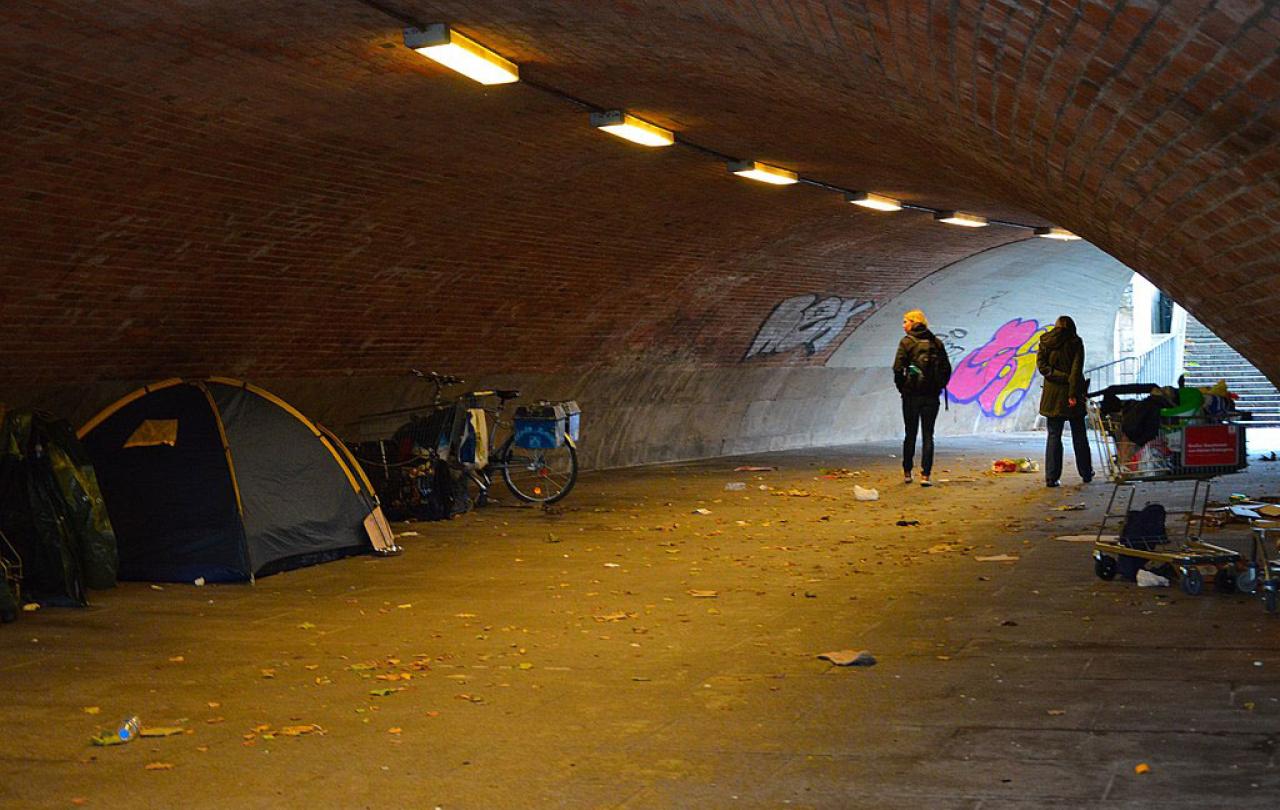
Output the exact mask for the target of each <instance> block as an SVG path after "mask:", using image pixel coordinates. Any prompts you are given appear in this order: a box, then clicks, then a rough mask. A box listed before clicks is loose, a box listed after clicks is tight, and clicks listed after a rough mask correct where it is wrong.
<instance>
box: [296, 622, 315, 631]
mask: <svg viewBox="0 0 1280 810" xmlns="http://www.w3.org/2000/svg"><path fill="white" fill-rule="evenodd" d="M298 629H299V630H314V629H316V626H315V625H314V624H312V623H311V622H303V623H302V624H300V625H298Z"/></svg>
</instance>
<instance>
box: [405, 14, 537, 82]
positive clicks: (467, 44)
mask: <svg viewBox="0 0 1280 810" xmlns="http://www.w3.org/2000/svg"><path fill="white" fill-rule="evenodd" d="M404 44H405V45H406V46H407V47H409V48H412V49H413V50H415V51H417V52H418V53H420V54H422V55H423V56H425V57H427V58H428V59H432V60H434V61H436V62H439V63H440V64H442V65H444V66H445V67H447V68H450V69H451V70H456V71H458V72H459V73H461V74H462V75H463V76H466V77H467V78H469V79H475V80H476V81H478V82H480V83H481V84H509V83H510V82H518V81H520V67H519V66H518V65H516V63H515V62H512V61H511V60H509V59H503V58H502V57H501V56H498V55H497V54H496V53H494V52H493V51H491V50H489V49H488V48H486V47H485V46H483V45H481V44H480V43H478V42H476V41H475V40H473V39H470V38H468V37H465V36H463V35H462V34H459V33H458V32H457V31H454V30H453V29H452V28H450V27H449V26H447V25H445V24H444V23H436V24H434V25H428V26H427V27H426V28H406V29H404Z"/></svg>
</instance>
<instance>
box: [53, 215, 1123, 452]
mask: <svg viewBox="0 0 1280 810" xmlns="http://www.w3.org/2000/svg"><path fill="white" fill-rule="evenodd" d="M1130 275H1131V274H1130V271H1129V270H1128V269H1126V268H1125V267H1124V266H1123V265H1121V264H1119V263H1118V262H1116V261H1114V260H1113V259H1111V258H1109V257H1107V256H1106V255H1105V254H1103V253H1102V252H1101V251H1099V250H1097V249H1096V248H1093V247H1090V246H1089V245H1086V244H1083V243H1069V244H1059V243H1046V242H1045V241H1044V240H1033V241H1028V242H1020V243H1016V244H1012V245H1006V246H1004V247H1000V248H995V249H992V250H988V251H986V252H984V253H981V254H978V255H976V256H973V257H970V258H968V259H965V260H962V261H960V262H956V263H955V264H953V265H951V266H949V267H945V268H943V269H941V270H939V271H938V272H936V273H935V274H933V275H932V276H930V277H929V278H927V279H925V280H924V281H922V282H920V283H919V284H917V285H915V286H914V287H912V288H910V289H909V290H908V291H907V292H906V293H904V294H903V295H901V296H899V297H897V298H894V299H892V300H890V301H889V302H888V303H886V304H884V305H880V306H876V307H875V308H874V309H873V310H872V311H871V314H870V316H869V317H866V320H865V321H863V323H862V324H861V325H860V326H858V327H857V328H856V329H854V330H853V331H852V333H850V334H848V336H847V337H845V336H844V335H845V333H846V331H847V330H845V328H844V326H843V324H844V323H845V321H844V318H846V317H848V318H850V319H852V317H854V315H853V313H852V309H856V308H857V307H856V306H855V307H852V308H850V307H848V306H845V307H843V308H842V305H841V304H840V303H838V301H840V300H844V299H839V298H838V297H831V298H829V299H824V298H822V297H821V296H818V295H807V296H801V297H800V299H799V301H798V303H800V304H803V303H806V302H812V303H810V304H809V305H808V307H806V308H805V309H804V312H805V313H807V314H806V315H804V316H802V315H801V311H800V310H799V309H797V310H796V312H794V313H789V310H788V306H789V305H788V304H787V302H788V301H793V300H794V299H785V300H784V301H783V302H782V303H781V304H779V306H778V307H777V308H775V311H774V312H773V313H771V314H770V315H769V316H767V317H765V318H764V320H763V321H762V322H760V323H758V324H757V328H756V335H755V336H754V337H753V338H751V339H750V340H749V341H747V342H746V344H745V346H746V348H745V349H744V356H743V359H742V360H741V361H740V362H739V363H737V364H735V365H726V366H717V367H705V366H689V365H678V364H671V365H667V366H654V365H650V364H632V365H624V366H619V365H613V366H596V367H584V368H583V369H582V370H581V371H579V372H575V373H565V372H552V373H490V374H484V375H477V376H475V377H474V378H473V379H471V380H470V381H469V382H471V383H472V385H473V386H476V387H480V386H483V387H511V388H519V389H521V390H522V391H523V392H524V394H525V397H524V398H525V400H529V399H539V398H543V399H553V400H554V399H576V400H578V401H579V403H580V404H581V405H582V407H583V411H584V416H583V419H584V428H583V433H584V436H583V442H582V447H581V453H582V461H583V462H584V464H585V465H586V466H588V467H592V468H602V467H618V466H626V465H632V464H642V463H649V462H657V461H672V460H680V459H691V458H705V457H708V456H721V455H731V454H735V453H747V452H755V451H761V450H782V449H790V448H798V447H811V446H819V445H831V444H842V443H848V442H856V441H860V440H865V439H882V438H886V437H894V436H900V435H901V432H902V423H901V410H900V404H899V398H898V394H897V392H896V391H895V390H894V389H893V385H892V373H891V372H890V364H891V362H892V359H893V353H894V350H895V348H896V346H897V343H898V340H899V339H900V337H901V325H900V322H901V314H902V311H903V310H904V309H907V308H911V307H920V308H922V309H924V310H925V311H926V312H927V313H929V315H930V317H931V318H932V319H933V324H934V328H935V330H936V331H937V332H938V334H939V335H943V336H946V340H947V341H948V343H949V345H950V349H951V352H952V354H953V360H952V362H953V365H955V366H956V368H957V376H956V377H955V378H953V386H952V387H953V388H955V389H956V393H955V394H954V396H956V397H958V398H963V395H964V394H965V393H972V390H971V389H973V386H972V385H970V386H969V388H967V389H966V388H963V387H961V386H958V385H956V384H955V382H956V381H959V380H961V379H968V380H970V381H971V382H972V381H975V380H976V381H978V382H984V381H987V382H989V385H987V387H986V388H985V389H984V390H985V391H986V392H987V393H986V394H984V395H982V396H978V397H976V398H973V400H972V401H970V402H968V403H961V402H956V403H954V404H952V406H951V410H950V411H947V412H944V414H943V415H942V416H941V417H940V420H939V430H940V431H942V432H944V433H951V434H960V433H973V432H979V433H980V432H988V431H1006V430H1023V429H1027V428H1029V427H1031V426H1033V425H1034V422H1035V416H1036V403H1037V402H1038V395H1039V378H1038V376H1037V375H1035V374H1034V373H1032V371H1031V369H1033V368H1034V363H1035V355H1034V347H1031V350H1030V351H1029V352H1028V353H1027V354H1026V355H1024V356H1023V358H1022V360H1021V362H1020V364H1019V363H1010V364H1006V363H1004V360H1005V359H1007V353H1009V352H1012V351H1013V349H1014V348H1015V346H1012V345H1011V346H1009V347H1007V352H1006V354H1005V355H1000V356H999V357H998V359H997V360H996V361H994V362H991V363H987V364H980V365H977V366H975V365H973V363H972V362H971V361H972V360H973V358H974V357H975V353H978V352H982V351H983V350H984V347H986V348H987V350H988V351H989V350H990V346H989V345H988V344H989V342H990V340H991V339H992V338H993V337H994V336H997V335H1001V334H1004V333H1002V332H1001V330H1002V329H1004V330H1005V332H1006V333H1007V332H1008V331H1009V328H1008V324H1009V323H1010V322H1011V321H1013V322H1015V327H1016V328H1017V329H1022V330H1023V331H1024V332H1034V331H1036V329H1037V328H1038V327H1041V326H1044V325H1047V324H1049V323H1052V321H1053V319H1054V318H1056V317H1057V316H1058V315H1059V314H1063V313H1067V314H1070V315H1072V317H1074V318H1075V319H1076V322H1077V324H1078V325H1079V327H1080V330H1081V334H1082V336H1083V337H1084V340H1085V343H1086V347H1087V352H1088V354H1087V357H1088V359H1089V361H1090V362H1093V361H1094V359H1095V358H1096V362H1099V363H1101V362H1106V361H1107V360H1108V359H1109V358H1110V356H1111V339H1112V327H1113V322H1114V319H1115V311H1116V304H1117V302H1118V299H1119V295H1120V291H1121V290H1123V288H1124V286H1125V284H1126V283H1127V282H1128V279H1129V276H1130ZM849 300H851V301H856V300H857V299H849ZM824 301H828V302H829V303H828V304H827V305H826V307H825V310H824V311H826V310H829V312H828V313H827V314H828V316H829V318H828V320H827V321H826V323H828V324H829V325H830V326H831V327H832V328H831V329H830V331H823V330H822V328H821V327H822V324H823V321H820V320H819V321H815V320H812V319H811V318H810V316H812V313H813V310H814V307H821V306H822V305H823V302H824ZM857 315H858V316H866V313H865V312H859V313H857ZM806 318H810V319H808V320H806ZM1019 321H1020V322H1021V323H1017V322H1019ZM805 339H807V340H808V341H809V343H808V344H807V345H806V343H805V342H804V340H805ZM827 341H829V342H827ZM1017 342H1021V341H1017ZM814 344H819V346H818V349H819V350H823V351H828V352H830V353H831V357H830V360H829V361H828V364H827V365H826V366H825V367H822V366H813V365H778V364H777V363H776V362H775V361H777V360H780V359H785V358H786V357H787V356H789V355H804V354H805V353H806V352H808V351H809V348H810V347H812V346H813V345H814ZM967 362H968V363H969V370H968V371H967V372H966V371H964V369H965V364H966V363H967ZM1002 366H1007V367H1008V368H1010V369H1016V371H1014V372H1013V373H1014V376H1015V377H1016V376H1018V375H1021V376H1022V377H1023V378H1025V379H1026V380H1027V381H1028V382H1029V385H1028V386H1027V387H1026V390H1025V393H1023V394H1021V395H1019V393H1018V391H1017V386H1016V385H1008V384H1004V385H1002V384H1001V382H1000V380H999V379H996V377H997V374H996V372H997V370H998V369H1000V368H1001V367H1002ZM438 370H440V371H452V370H453V369H449V368H441V369H438ZM966 375H967V376H966ZM990 380H994V382H990ZM141 382H148V381H146V380H144V381H140V382H139V383H127V384H126V383H113V384H110V385H106V384H102V385H98V386H88V387H86V386H67V387H64V388H62V389H60V390H57V391H50V390H45V391H43V392H42V404H44V405H45V406H46V407H49V408H50V409H52V410H54V411H55V412H58V413H64V414H67V415H69V416H71V417H72V418H73V419H75V420H77V421H79V420H83V419H85V418H88V417H89V416H91V415H92V413H93V412H94V411H95V410H96V408H97V407H99V406H100V405H101V404H104V403H107V402H109V401H111V399H112V398H114V397H115V396H118V395H120V394H123V393H126V392H127V391H129V390H132V388H133V387H135V386H136V384H141ZM252 382H255V383H257V384H259V385H262V386H263V387H265V388H267V389H269V390H271V391H273V392H275V393H277V394H279V395H281V396H282V397H284V398H285V399H287V400H289V401H290V402H293V403H295V404H297V405H298V406H299V407H300V408H301V409H302V410H303V411H304V412H306V413H307V414H308V415H309V416H311V417H313V418H315V419H317V420H319V421H322V422H324V423H326V424H328V425H330V426H331V427H333V428H335V429H336V430H338V432H339V433H340V434H341V435H343V436H344V437H349V438H368V437H372V436H378V435H389V434H390V432H391V431H392V430H394V428H395V426H396V424H397V423H398V419H397V418H396V417H386V418H379V419H374V420H361V419H359V418H358V417H359V416H360V415H361V414H369V413H375V412H379V411H384V410H389V409H392V408H400V407H406V406H410V405H417V404H422V403H424V402H426V401H428V400H429V398H430V387H429V386H426V385H424V384H423V383H422V382H420V381H418V380H416V379H414V378H411V377H409V376H407V375H397V376H388V375H371V376H349V377H341V378H333V377H307V378H299V377H272V376H263V377H256V378H254V379H253V380H252ZM993 386H995V387H999V389H1000V390H1001V392H1002V394H1003V397H996V396H994V395H993V394H992V392H993V391H995V390H996V388H995V387H993ZM989 402H994V403H996V407H995V408H990V407H987V403H989ZM992 411H996V412H994V413H993V412H992Z"/></svg>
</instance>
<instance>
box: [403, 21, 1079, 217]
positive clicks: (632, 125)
mask: <svg viewBox="0 0 1280 810" xmlns="http://www.w3.org/2000/svg"><path fill="white" fill-rule="evenodd" d="M404 44H405V45H406V46H408V47H409V48H412V49H413V50H415V51H417V52H418V53H420V54H422V55H423V56H425V57H427V58H428V59H432V60H434V61H436V62H438V63H440V64H442V65H444V66H445V67H447V68H450V69H452V70H455V71H457V72H458V73H461V74H462V75H464V76H466V77H468V78H470V79H474V80H475V81H477V82H480V83H481V84H486V85H492V84H510V83H511V82H517V81H519V80H520V67H519V65H517V64H516V63H514V62H512V61H511V60H509V59H506V58H504V57H502V56H500V55H498V54H497V53H495V52H494V51H492V50H491V49H489V48H486V47H485V46H483V45H481V44H480V43H478V42H476V41H475V40H473V39H471V38H470V37H467V36H465V35H463V34H460V33H458V32H457V31H454V30H453V29H452V28H450V27H449V26H447V25H445V24H444V23H436V24H434V25H428V26H425V27H422V28H418V27H412V28H406V29H405V31H404ZM542 89H544V90H548V91H550V92H553V93H555V94H557V95H560V96H563V97H566V98H570V97H569V96H567V95H566V94H564V93H560V92H559V91H556V90H554V89H553V88H548V87H545V86H543V87H542ZM572 100H573V101H575V102H577V103H582V102H578V101H577V99H572ZM591 126H593V127H595V128H596V129H599V130H601V131H603V132H608V133H609V134H611V135H616V136H617V137H619V138H624V139H626V140H628V141H631V142H632V143H637V144H640V145H641V146H651V147H659V146H671V145H672V144H674V143H677V139H676V135H675V133H674V132H672V131H671V130H669V129H664V128H663V127H660V126H658V125H657V124H652V123H650V122H648V121H645V120H643V119H640V118H637V117H636V116H634V115H631V114H630V113H628V112H626V111H624V110H597V111H594V112H592V113H591ZM686 143H687V142H686ZM690 145H692V144H690ZM699 148H700V149H701V150H702V151H705V152H711V151H712V150H708V149H705V148H702V147H699ZM726 163H727V165H728V167H729V171H730V172H731V173H733V174H736V175H737V176H739V177H745V178H747V179H749V180H756V181H759V182H761V183H769V184H772V185H779V186H783V185H792V184H794V183H800V182H807V183H809V184H811V185H817V186H821V187H824V188H830V189H835V187H834V186H830V185H828V184H826V183H820V182H817V181H812V180H806V179H805V178H802V177H800V175H799V174H797V173H796V172H793V171H790V170H788V169H783V168H780V167H778V166H771V165H769V164H767V163H761V162H759V161H755V160H732V159H729V160H726ZM844 198H845V200H846V201H847V202H850V203H852V204H854V205H859V206H862V207H863V208H870V209H872V210H875V211H901V210H902V209H904V208H909V209H913V210H917V211H928V212H931V213H932V214H933V217H934V219H936V220H938V221H939V222H945V223H948V224H950V225H960V226H962V227H966V228H982V227H985V226H987V225H989V224H993V223H994V224H999V225H1008V226H1011V227H1015V228H1028V229H1031V230H1033V231H1035V234H1036V236H1040V237H1044V238H1045V239H1059V240H1063V241H1069V240H1075V239H1079V238H1080V237H1079V236H1076V235H1075V234H1074V233H1072V232H1071V231H1068V230H1066V229H1065V228H1058V227H1033V226H1029V225H1023V224H1020V223H1017V222H1006V221H1003V220H990V219H988V218H987V217H982V216H978V215H977V214H969V213H965V212H963V211H954V210H942V209H937V208H930V207H927V206H922V205H914V204H911V203H905V202H902V201H901V200H897V199H894V198H893V197H886V196H884V195H882V194H873V193H871V192H867V191H845V192H844Z"/></svg>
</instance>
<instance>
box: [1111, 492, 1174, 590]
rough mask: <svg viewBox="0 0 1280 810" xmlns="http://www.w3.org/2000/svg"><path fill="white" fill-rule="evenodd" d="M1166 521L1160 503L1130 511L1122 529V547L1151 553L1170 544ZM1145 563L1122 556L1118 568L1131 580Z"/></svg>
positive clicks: (1121, 574) (1118, 561)
mask: <svg viewBox="0 0 1280 810" xmlns="http://www.w3.org/2000/svg"><path fill="white" fill-rule="evenodd" d="M1164 519H1165V511H1164V507H1163V506H1161V505H1160V504H1158V503H1149V504H1147V505H1146V506H1144V507H1142V509H1130V510H1129V513H1128V514H1127V515H1125V518H1124V526H1123V527H1121V529H1120V545H1122V546H1128V547H1129V548H1137V549H1142V550H1143V551H1150V550H1151V549H1153V548H1155V547H1156V546H1160V545H1164V544H1165V543H1168V542H1169V535H1168V534H1167V533H1166V532H1165V527H1164ZM1144 562H1145V560H1143V559H1142V558H1141V557H1127V556H1125V555H1120V559H1119V560H1117V565H1116V568H1117V570H1119V572H1120V576H1121V577H1123V578H1124V579H1129V580H1131V579H1134V578H1135V577H1137V576H1138V571H1139V570H1140V569H1141V568H1142V565H1143V563H1144Z"/></svg>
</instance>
